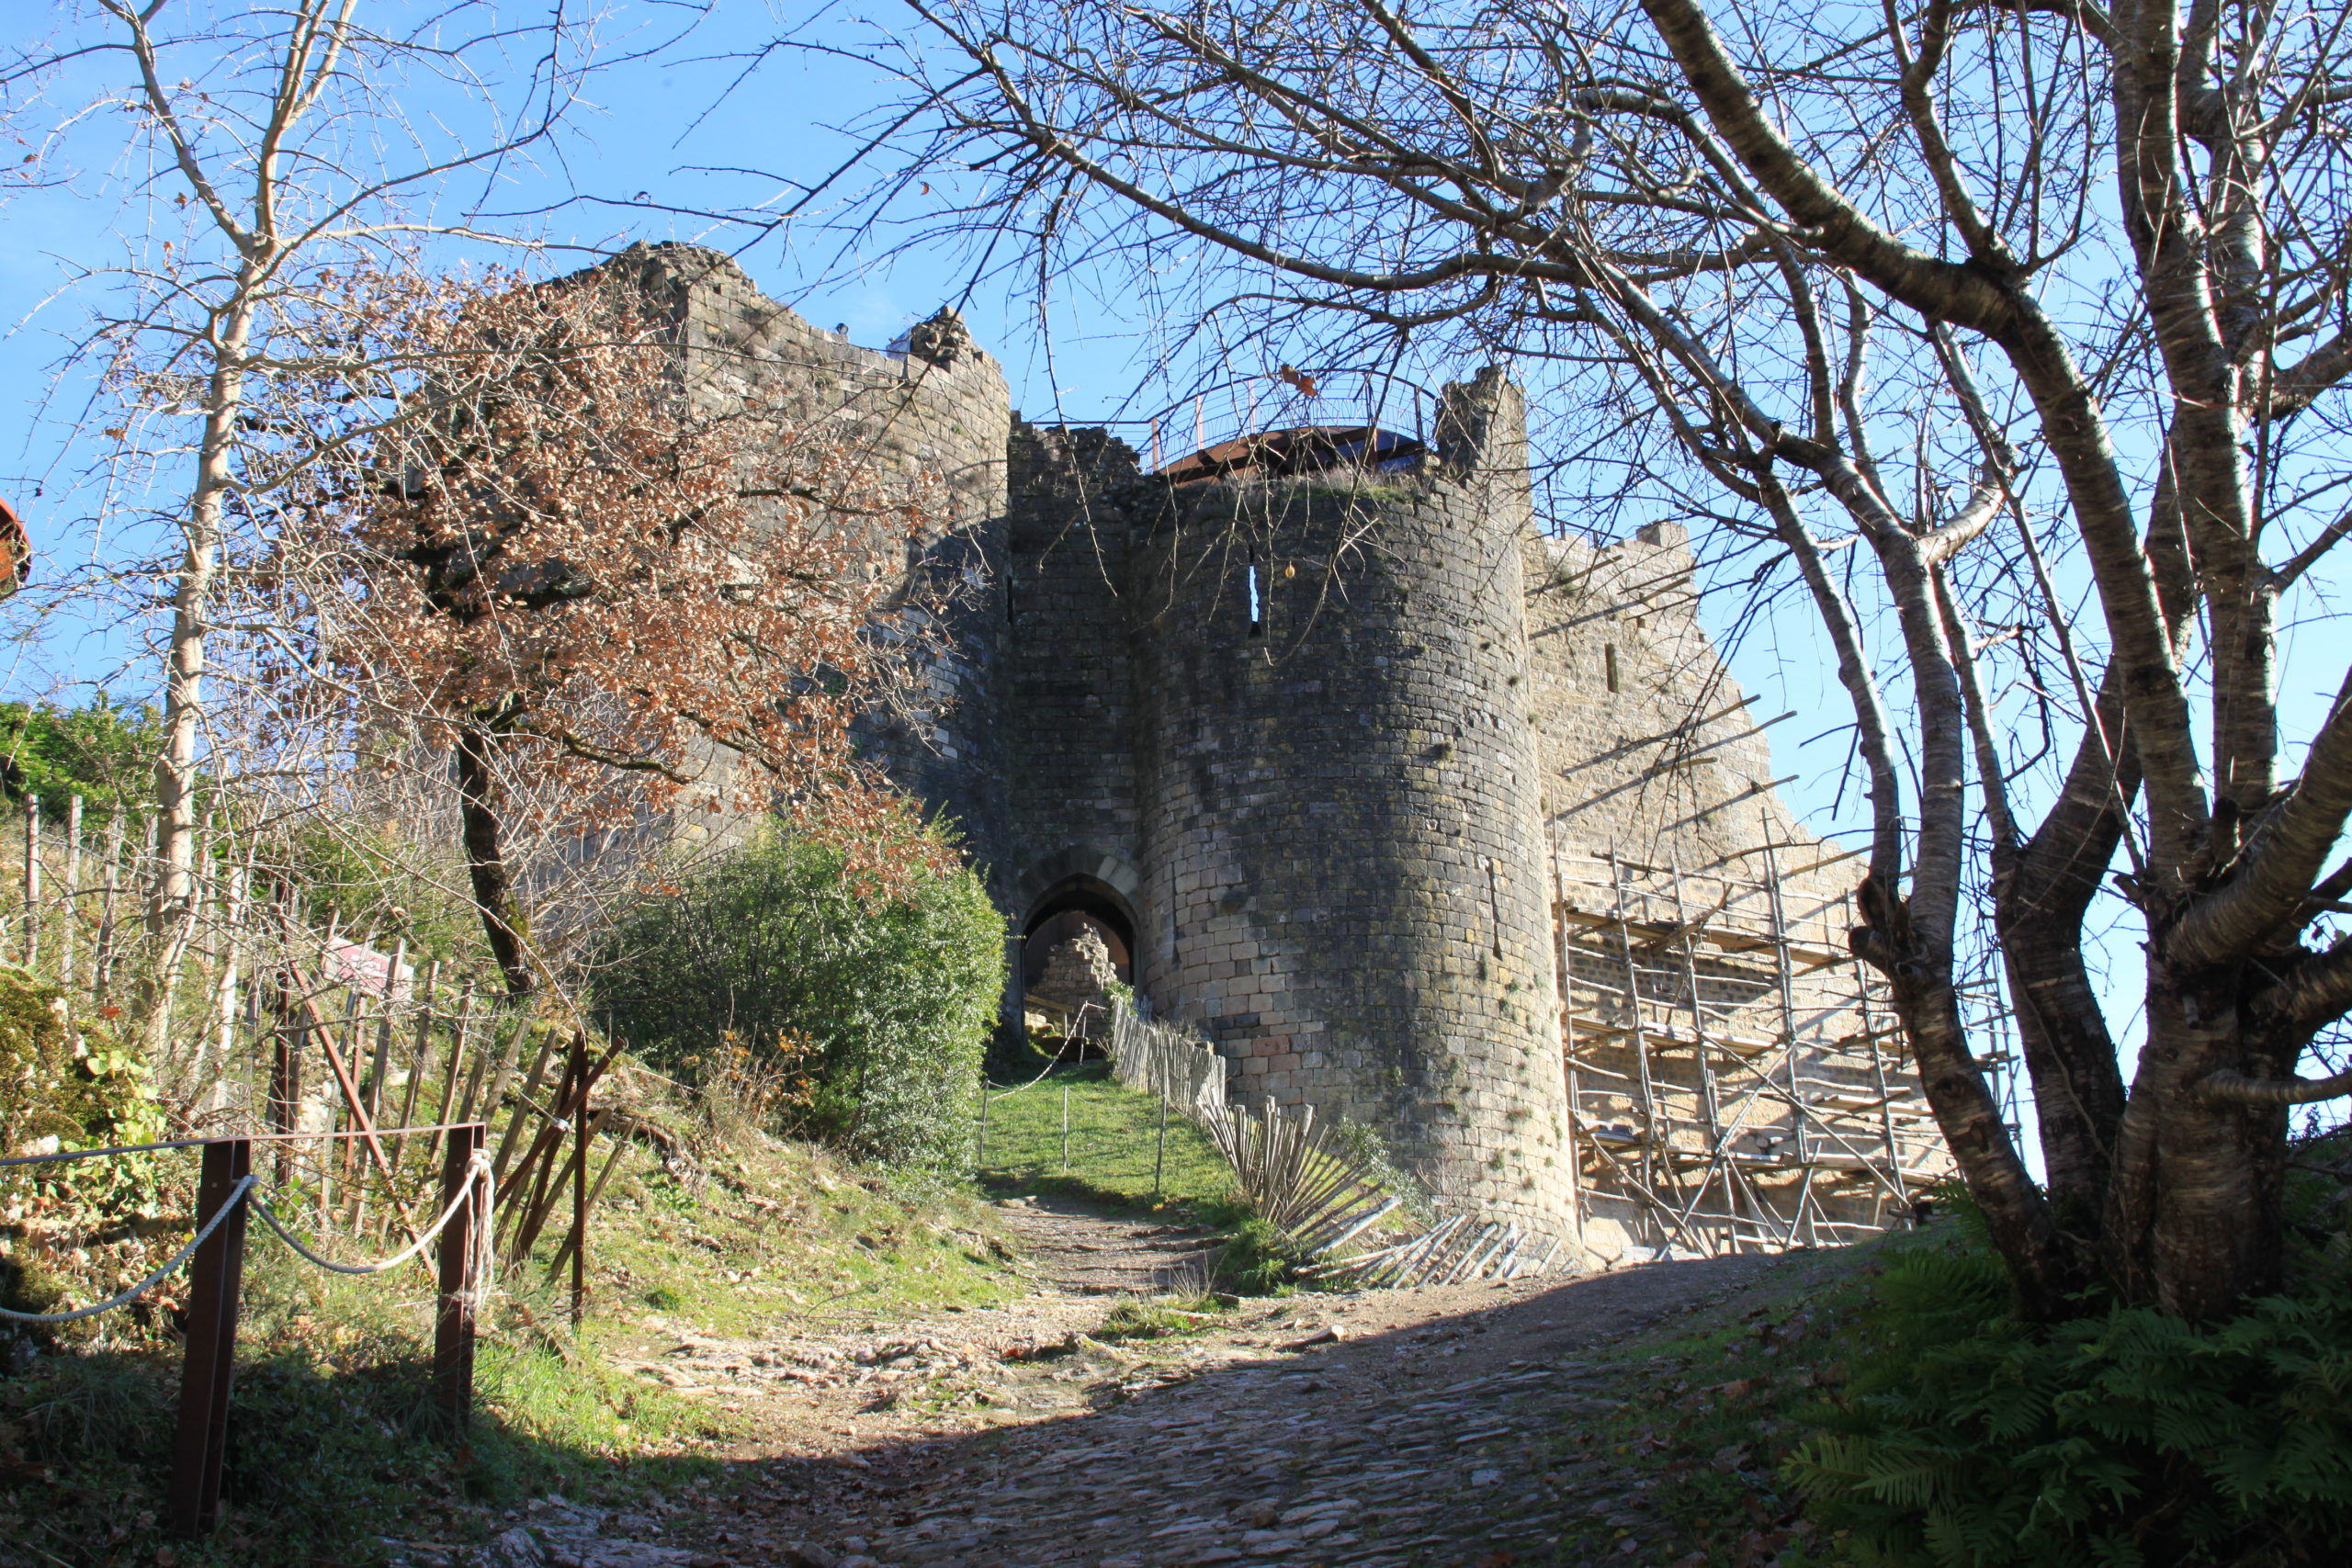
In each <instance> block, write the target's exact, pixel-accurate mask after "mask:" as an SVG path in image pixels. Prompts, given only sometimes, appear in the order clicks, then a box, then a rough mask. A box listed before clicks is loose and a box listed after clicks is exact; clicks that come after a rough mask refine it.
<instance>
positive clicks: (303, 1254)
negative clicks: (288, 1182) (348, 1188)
mask: <svg viewBox="0 0 2352 1568" xmlns="http://www.w3.org/2000/svg"><path fill="white" fill-rule="evenodd" d="M469 1163H470V1166H471V1168H472V1169H473V1171H474V1173H475V1174H476V1175H477V1176H478V1177H480V1178H481V1184H482V1186H483V1188H484V1189H485V1190H488V1198H489V1200H490V1201H492V1202H494V1201H495V1200H496V1197H497V1193H496V1191H495V1190H494V1189H492V1182H493V1181H494V1180H495V1178H494V1177H493V1176H492V1174H491V1164H490V1157H489V1156H487V1155H485V1154H482V1153H481V1152H479V1151H477V1152H476V1153H475V1155H474V1157H473V1159H472V1160H471V1161H470V1162H469ZM473 1198H474V1185H473V1183H472V1182H470V1181H469V1182H468V1183H467V1184H466V1186H465V1190H463V1191H461V1192H459V1193H458V1196H457V1198H456V1199H455V1201H452V1202H451V1203H450V1205H449V1206H448V1207H447V1208H446V1209H444V1210H442V1211H441V1217H440V1218H439V1219H437V1220H435V1221H434V1222H433V1224H430V1225H429V1226H427V1227H426V1228H425V1230H424V1234H423V1235H419V1236H418V1237H417V1238H416V1239H415V1240H414V1241H413V1242H411V1243H409V1244H408V1246H406V1247H402V1248H401V1250H400V1251H398V1252H396V1253H394V1254H393V1255H392V1256H391V1257H390V1258H381V1259H379V1260H378V1261H376V1262H373V1263H337V1262H335V1261H334V1259H332V1258H322V1257H320V1256H319V1255H318V1254H317V1253H315V1252H312V1251H311V1249H310V1248H309V1247H305V1246H303V1245H302V1242H301V1240H300V1237H298V1236H296V1235H295V1234H294V1233H293V1232H292V1231H290V1230H288V1229H287V1228H286V1222H285V1221H283V1220H281V1219H279V1218H278V1217H277V1211H276V1210H274V1209H272V1208H271V1207H270V1206H269V1205H268V1204H267V1203H265V1202H260V1201H255V1202H254V1205H253V1210H254V1213H257V1214H259V1215H260V1216H261V1217H262V1221H263V1223H264V1224H267V1225H268V1226H269V1228H270V1229H271V1230H274V1231H276V1232H277V1239H278V1240H280V1241H282V1242H284V1243H285V1244H286V1245H287V1246H288V1247H289V1248H291V1249H292V1250H293V1252H294V1253H295V1254H296V1256H298V1257H300V1258H302V1259H303V1260H304V1261H305V1262H308V1263H311V1264H314V1265H316V1266H317V1267H319V1268H321V1269H326V1270H327V1271H328V1272H329V1273H331V1274H382V1273H386V1272H389V1271H390V1270H391V1269H397V1268H399V1267H400V1266H401V1264H403V1263H405V1262H407V1261H408V1260H409V1259H410V1258H414V1257H415V1256H416V1255H417V1254H418V1253H420V1252H423V1251H424V1249H425V1248H426V1247H429V1246H431V1245H432V1243H433V1238H434V1237H435V1236H437V1235H440V1234H441V1233H442V1232H443V1231H444V1230H447V1228H448V1225H449V1222H450V1221H451V1220H453V1219H456V1218H457V1217H458V1210H460V1209H462V1208H464V1207H465V1206H466V1205H467V1204H468V1203H469V1202H471V1201H473ZM486 1212H487V1210H486ZM481 1228H482V1229H487V1228H488V1227H487V1226H483V1227H481Z"/></svg>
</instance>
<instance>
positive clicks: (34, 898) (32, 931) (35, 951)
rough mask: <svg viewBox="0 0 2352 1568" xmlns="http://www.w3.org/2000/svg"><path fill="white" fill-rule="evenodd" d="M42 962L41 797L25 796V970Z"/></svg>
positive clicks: (29, 969)
mask: <svg viewBox="0 0 2352 1568" xmlns="http://www.w3.org/2000/svg"><path fill="white" fill-rule="evenodd" d="M38 963H40V796H39V795H27V796H25V969H26V971H27V972H28V973H29V972H30V971H31V969H32V967H33V965H34V964H38Z"/></svg>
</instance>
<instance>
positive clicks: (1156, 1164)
mask: <svg viewBox="0 0 2352 1568" xmlns="http://www.w3.org/2000/svg"><path fill="white" fill-rule="evenodd" d="M1167 1169H1168V1091H1167V1090H1166V1089H1161V1090H1160V1091H1159V1152H1158V1153H1156V1154H1154V1155H1153V1156H1151V1201H1153V1202H1155V1203H1157V1202H1159V1191H1160V1178H1161V1176H1162V1175H1163V1174H1165V1173H1166V1171H1167Z"/></svg>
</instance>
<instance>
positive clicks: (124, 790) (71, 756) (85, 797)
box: [0, 692, 164, 818]
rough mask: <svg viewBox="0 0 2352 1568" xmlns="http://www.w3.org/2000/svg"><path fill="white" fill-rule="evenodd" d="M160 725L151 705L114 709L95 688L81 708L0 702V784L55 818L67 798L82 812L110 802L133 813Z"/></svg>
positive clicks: (148, 786)
mask: <svg viewBox="0 0 2352 1568" xmlns="http://www.w3.org/2000/svg"><path fill="white" fill-rule="evenodd" d="M163 744H164V725H163V719H162V716H160V715H159V714H157V713H156V711H155V709H154V708H153V706H151V705H147V704H143V703H142V704H141V705H139V706H137V707H117V706H116V705H114V704H113V703H112V702H111V701H109V700H108V699H107V695H106V694H105V693H103V692H101V693H100V694H97V695H96V696H95V697H93V698H91V699H90V701H89V702H88V703H87V704H86V705H84V706H81V707H78V708H62V707H59V706H58V705H55V704H54V703H40V704H32V703H0V789H4V790H5V791H6V794H7V796H8V798H9V799H11V800H22V799H23V798H24V797H25V796H26V795H39V796H40V798H41V803H42V806H41V809H42V810H43V811H44V812H46V813H48V814H50V815H51V816H52V817H56V818H62V817H63V816H64V814H65V802H66V799H67V797H68V796H71V795H80V796H81V797H82V802H83V808H84V809H85V811H103V810H106V809H108V808H110V807H113V806H115V805H117V804H120V805H124V806H127V807H130V808H131V809H132V810H134V811H136V810H139V809H140V808H141V807H143V806H144V805H145V803H146V802H147V801H148V800H149V798H150V797H151V796H152V795H153V791H154V787H155V784H154V781H155V754H156V752H158V751H160V750H163Z"/></svg>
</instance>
